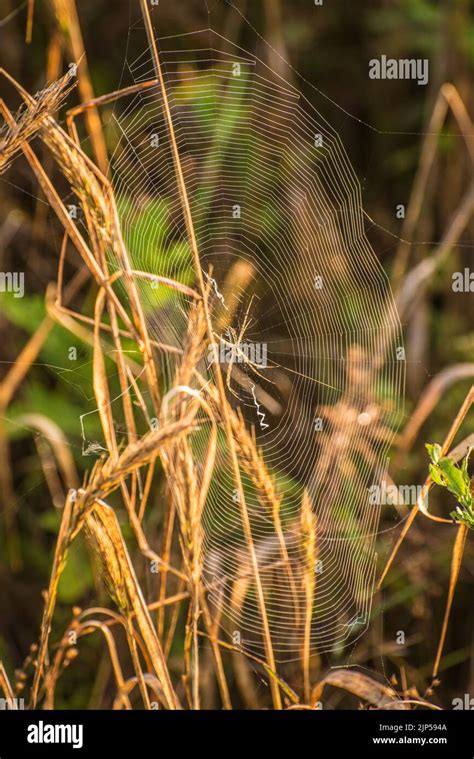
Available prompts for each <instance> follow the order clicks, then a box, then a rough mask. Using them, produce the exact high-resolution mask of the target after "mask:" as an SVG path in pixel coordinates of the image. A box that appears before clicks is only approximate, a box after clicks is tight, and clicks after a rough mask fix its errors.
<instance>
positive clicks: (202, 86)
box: [111, 29, 404, 660]
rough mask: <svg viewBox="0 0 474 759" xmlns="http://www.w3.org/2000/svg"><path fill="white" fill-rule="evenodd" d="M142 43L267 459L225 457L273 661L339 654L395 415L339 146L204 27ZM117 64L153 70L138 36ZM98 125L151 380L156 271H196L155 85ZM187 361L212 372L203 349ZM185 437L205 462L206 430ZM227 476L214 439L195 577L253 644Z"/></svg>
mask: <svg viewBox="0 0 474 759" xmlns="http://www.w3.org/2000/svg"><path fill="white" fill-rule="evenodd" d="M158 47H159V50H160V56H161V61H162V66H163V70H164V72H165V81H166V89H167V94H168V98H169V102H170V106H171V112H172V119H173V124H174V129H175V133H176V137H177V142H178V148H179V152H180V156H181V161H182V165H183V171H184V176H185V182H186V187H187V193H188V196H189V200H190V204H191V211H192V218H193V223H194V227H195V231H196V236H197V243H198V249H199V256H200V261H201V267H202V271H203V274H204V276H205V279H206V281H208V282H209V283H210V289H211V296H212V322H213V328H214V333H215V334H214V338H215V340H216V342H217V343H218V344H219V346H220V349H221V350H222V359H221V361H222V363H221V368H222V372H223V374H224V376H225V378H226V388H227V394H228V398H229V402H230V404H231V405H232V407H233V408H234V409H235V410H236V411H238V412H239V414H241V418H242V420H243V422H245V424H246V426H247V428H248V429H251V428H253V429H254V433H253V434H254V435H255V439H256V443H257V446H258V448H259V449H260V450H261V452H262V457H263V460H264V462H265V467H266V468H265V470H264V469H263V467H262V469H261V471H260V472H259V471H254V476H253V477H252V476H250V475H249V471H248V469H247V470H246V469H245V467H242V478H243V483H244V490H245V501H246V505H247V508H248V513H249V518H250V524H251V533H252V538H253V542H254V545H255V551H256V555H257V561H258V567H259V572H260V577H261V581H262V586H263V591H264V597H265V612H266V615H267V618H268V624H269V628H270V633H271V638H272V645H273V649H274V652H275V656H276V658H277V659H278V660H288V659H292V658H296V657H299V656H301V652H302V648H303V646H304V644H305V641H307V642H309V645H310V648H311V649H312V650H317V651H318V652H320V653H321V652H325V651H332V650H336V649H340V648H342V647H343V646H344V645H345V644H346V643H347V642H348V641H350V640H353V639H354V637H355V636H357V635H358V634H360V633H361V632H362V631H363V630H364V629H365V628H366V626H367V624H368V621H369V615H370V604H371V597H372V590H373V580H374V571H375V559H376V555H375V537H376V534H377V528H378V521H379V512H380V505H379V504H377V503H375V504H374V503H371V502H370V498H369V495H368V492H369V487H370V485H371V484H373V483H374V482H376V481H377V477H378V476H379V472H380V467H381V464H382V462H384V461H385V458H386V455H387V451H388V447H389V445H390V441H391V439H392V436H393V434H394V432H395V430H396V425H397V420H398V417H399V414H400V410H401V402H402V390H403V376H404V361H403V358H404V356H403V348H402V338H401V331H400V325H399V321H398V318H397V314H396V309H395V306H394V302H393V299H392V296H391V291H390V286H389V283H388V281H387V277H386V275H385V273H384V271H383V269H382V268H381V266H380V264H379V262H378V260H377V257H376V255H375V253H374V251H373V250H372V248H371V246H370V245H369V242H368V240H367V237H366V235H365V231H364V217H363V212H362V203H361V191H360V187H359V184H358V181H357V178H356V176H355V174H354V171H353V169H352V167H351V165H350V162H349V160H348V158H347V155H346V153H345V151H344V148H343V145H342V143H341V140H340V138H339V136H338V134H337V132H336V131H335V130H334V129H332V128H331V126H330V125H329V124H328V123H327V121H326V120H325V119H324V118H323V117H322V115H320V114H319V113H318V111H317V110H316V109H315V108H314V107H313V106H312V105H311V103H309V102H308V101H307V100H306V99H305V98H303V97H302V95H301V94H300V93H299V91H298V89H297V88H296V87H295V86H293V85H292V84H291V83H290V82H287V81H284V80H283V79H281V78H280V77H279V76H277V75H275V74H274V73H273V72H272V71H271V70H270V69H269V68H268V67H267V66H266V65H265V64H264V63H263V62H262V61H261V60H259V59H258V58H257V57H256V56H253V55H251V54H250V53H248V52H246V51H244V50H242V49H241V48H239V47H236V46H234V45H233V44H232V43H231V42H229V41H228V40H226V39H224V38H223V37H222V36H220V35H219V34H218V33H217V32H215V31H213V30H212V29H209V30H206V32H205V34H203V33H202V32H201V33H199V34H187V35H181V36H177V37H167V38H165V39H159V40H158ZM127 63H128V68H129V71H130V74H131V77H132V79H133V81H134V82H135V83H140V82H142V83H144V82H152V81H153V80H154V79H155V69H154V66H153V60H152V57H151V54H150V51H149V48H148V45H147V44H146V40H145V38H144V40H143V52H142V53H141V54H140V55H139V56H138V57H137V58H135V59H134V60H130V61H127ZM111 128H113V131H114V134H115V140H116V148H115V152H114V155H113V158H112V161H111V165H112V177H113V184H114V189H115V192H116V196H117V198H118V206H119V213H120V219H121V225H122V230H123V234H124V238H125V240H126V243H127V247H128V250H129V254H130V257H131V261H132V266H133V269H134V270H135V271H136V272H141V274H137V275H136V286H137V288H138V290H139V292H140V297H141V299H142V303H143V307H144V311H145V313H146V316H147V321H148V326H149V330H150V333H151V335H152V337H153V339H154V340H155V341H156V342H157V343H160V344H163V345H166V346H171V348H172V349H175V351H176V353H173V352H170V350H163V351H160V352H159V355H158V361H157V364H158V366H159V370H160V377H161V381H162V384H163V387H164V389H165V391H166V388H169V387H171V386H172V384H173V380H174V377H175V372H176V366H177V362H179V351H180V350H181V349H182V344H183V334H185V333H186V329H187V322H188V318H189V314H190V309H191V308H192V307H193V303H192V300H191V299H190V298H189V297H188V296H187V295H186V294H185V293H181V292H178V291H176V290H173V289H170V288H167V287H166V286H165V285H162V284H160V282H158V281H156V282H154V281H153V277H154V276H156V275H158V276H161V277H169V278H172V279H174V280H176V281H178V282H180V283H182V284H183V285H187V286H193V285H194V282H195V273H194V271H193V263H192V255H191V249H190V245H189V242H188V234H187V229H186V225H185V220H184V216H183V210H182V199H181V196H180V191H179V187H178V184H177V182H176V174H175V166H174V162H173V156H172V151H171V145H170V135H169V131H168V126H167V123H166V119H165V115H164V110H163V98H162V92H161V90H160V87H159V86H158V84H154V85H153V84H152V85H150V86H148V87H147V88H146V89H143V90H141V91H139V92H136V93H134V94H133V95H132V96H130V97H129V99H128V102H127V103H126V105H125V106H123V107H121V109H120V112H118V111H116V112H115V113H114V115H113V119H112V122H111ZM116 264H117V266H118V265H119V264H118V262H116ZM235 346H237V347H238V348H236V347H235ZM242 356H244V358H245V360H242ZM197 368H198V370H199V373H200V374H201V376H202V377H204V378H207V379H209V378H212V377H213V373H214V371H215V366H214V365H213V363H212V357H211V356H210V354H209V353H208V352H206V353H205V354H204V355H203V356H202V358H201V359H200V362H199V365H198V367H197ZM196 387H198V386H196ZM192 445H193V452H194V456H195V458H196V461H199V460H200V458H201V459H203V457H204V455H205V451H206V446H207V438H206V433H205V430H204V431H202V432H200V433H196V434H195V435H194V436H193V442H192ZM253 466H254V468H255V467H257V469H258V461H257V462H255V461H254V463H253ZM231 472H232V470H231V466H230V461H229V455H228V450H227V445H226V442H225V439H224V438H222V439H221V438H219V445H218V452H217V461H216V467H215V472H214V477H213V480H212V484H211V487H210V490H209V494H208V497H207V501H206V505H205V508H204V512H203V515H202V528H201V529H202V546H203V548H202V551H203V557H202V559H203V567H204V579H205V582H206V585H207V589H208V594H209V598H210V599H211V602H212V609H213V611H214V614H215V617H216V619H217V620H219V621H220V622H221V624H222V627H223V628H224V630H225V631H226V632H227V633H228V634H230V635H231V636H232V638H233V640H234V641H235V640H236V639H237V640H238V641H239V643H241V644H242V645H243V646H245V647H247V648H249V649H250V650H252V651H255V652H259V651H261V648H262V615H261V609H260V607H259V604H258V602H257V594H256V589H255V578H254V575H253V570H252V562H251V560H250V556H249V547H248V543H247V541H246V538H245V531H244V529H243V525H242V515H241V510H240V504H239V493H238V491H237V490H236V488H235V483H234V480H233V477H232V473H231ZM259 477H260V478H261V479H263V480H265V479H266V484H267V485H268V488H267V490H265V488H264V490H265V493H266V494H265V493H262V488H261V487H259ZM269 481H270V485H269ZM268 489H270V490H272V492H274V494H275V497H274V500H273V503H270V502H269V499H268ZM276 511H277V512H278V514H277V519H276V518H275V513H276ZM236 635H237V638H236V637H235V636H236Z"/></svg>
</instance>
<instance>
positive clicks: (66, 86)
mask: <svg viewBox="0 0 474 759" xmlns="http://www.w3.org/2000/svg"><path fill="white" fill-rule="evenodd" d="M0 73H4V72H3V69H0ZM75 84H76V82H75V80H74V78H73V77H72V76H71V75H70V74H66V75H65V76H63V77H61V79H58V80H57V81H56V82H53V83H52V84H50V85H48V87H45V88H44V89H43V90H41V91H40V92H39V93H38V94H37V95H35V96H34V98H32V99H31V100H30V101H29V102H28V103H26V104H25V105H23V106H22V107H21V108H20V110H19V111H18V113H17V114H16V116H15V117H14V120H13V123H10V124H9V123H5V125H4V127H3V129H2V130H1V131H0V173H3V172H4V171H5V169H6V168H7V167H8V165H9V164H10V162H11V160H12V159H13V157H14V156H15V154H16V153H18V151H19V150H21V147H22V143H24V142H28V141H29V140H31V139H32V138H33V137H34V136H35V134H36V133H37V132H38V131H39V130H40V129H41V127H42V126H43V125H44V122H45V120H46V119H48V118H49V117H51V116H52V114H54V113H55V112H56V111H57V110H58V108H59V107H60V105H61V104H62V103H63V102H64V100H65V98H66V97H67V95H68V94H69V92H70V91H71V90H72V89H73V87H74V86H75Z"/></svg>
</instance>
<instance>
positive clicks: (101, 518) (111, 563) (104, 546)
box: [85, 502, 179, 709]
mask: <svg viewBox="0 0 474 759" xmlns="http://www.w3.org/2000/svg"><path fill="white" fill-rule="evenodd" d="M85 528H86V534H87V536H88V539H89V541H90V543H91V544H92V546H93V548H94V551H95V554H96V555H97V557H98V559H99V561H100V564H101V566H102V576H103V578H104V580H105V584H106V587H107V590H108V592H109V595H110V596H111V598H112V599H113V600H114V602H115V604H116V605H117V607H118V608H119V609H120V611H121V613H122V614H123V615H124V617H125V619H127V620H128V624H129V631H130V632H131V627H130V626H131V625H132V624H133V623H132V620H133V619H134V620H135V622H136V624H137V627H138V629H139V631H140V634H141V636H142V638H143V641H144V644H145V646H146V649H147V652H148V655H149V657H150V660H151V663H152V666H153V669H154V672H155V675H156V677H157V678H158V681H159V683H160V686H161V689H162V691H163V696H164V699H165V702H166V705H167V707H168V708H169V709H177V708H179V701H178V698H177V696H176V693H175V691H174V690H173V686H172V683H171V679H170V675H169V672H168V666H167V663H166V660H165V657H164V654H163V650H162V648H161V645H160V642H159V640H158V636H157V634H156V631H155V629H154V627H153V624H152V621H151V618H150V614H149V611H148V608H147V606H146V604H145V601H144V598H143V595H142V591H141V588H140V585H139V583H138V580H137V578H136V575H135V571H134V569H133V565H132V562H131V559H130V556H129V554H128V550H127V547H126V545H125V542H124V539H123V536H122V532H121V529H120V525H119V523H118V520H117V517H116V515H115V513H114V512H113V510H112V509H111V508H110V507H109V506H107V505H106V504H104V503H102V502H96V503H95V505H94V509H93V510H92V511H91V512H89V514H88V516H87V517H86V525H85Z"/></svg>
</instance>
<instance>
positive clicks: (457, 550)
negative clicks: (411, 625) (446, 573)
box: [433, 524, 467, 679]
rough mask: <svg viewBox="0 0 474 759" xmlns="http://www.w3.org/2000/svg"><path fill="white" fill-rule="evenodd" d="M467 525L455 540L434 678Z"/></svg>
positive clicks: (456, 580)
mask: <svg viewBox="0 0 474 759" xmlns="http://www.w3.org/2000/svg"><path fill="white" fill-rule="evenodd" d="M466 538H467V527H466V526H465V525H463V524H462V525H460V526H459V527H458V531H457V535H456V540H455V541H454V547H453V556H452V559H451V573H450V577H449V589H448V598H447V601H446V609H445V612H444V618H443V626H442V628H441V635H440V638H439V643H438V649H437V651H436V658H435V662H434V665H433V679H434V678H436V676H437V674H438V671H439V665H440V663H441V657H442V655H443V648H444V644H445V641H446V633H447V631H448V623H449V616H450V614H451V607H452V605H453V599H454V592H455V590H456V585H457V582H458V579H459V572H460V570H461V563H462V557H463V554H464V547H465V545H466Z"/></svg>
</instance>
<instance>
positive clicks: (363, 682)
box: [311, 669, 410, 709]
mask: <svg viewBox="0 0 474 759" xmlns="http://www.w3.org/2000/svg"><path fill="white" fill-rule="evenodd" d="M327 685H333V686H335V687H336V688H343V690H346V691H348V692H349V693H353V694H354V696H358V698H360V699H361V700H362V701H364V702H366V703H369V704H371V705H372V706H375V707H376V708H377V709H388V708H391V709H409V708H410V707H409V706H408V705H407V704H405V703H404V701H402V700H401V699H399V698H398V696H397V693H396V692H395V691H394V690H393V688H390V687H389V686H387V685H382V684H381V683H378V682H377V681H376V680H374V679H373V678H371V677H369V676H368V675H364V674H362V673H361V672H355V671H353V670H350V669H337V670H333V671H332V672H330V673H329V674H328V675H326V677H324V678H323V679H322V680H320V682H319V683H318V684H317V685H316V686H315V687H314V688H313V692H312V694H311V704H312V705H313V706H315V705H316V704H317V703H318V702H320V701H321V697H322V695H323V691H324V688H325V687H326V686H327Z"/></svg>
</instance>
